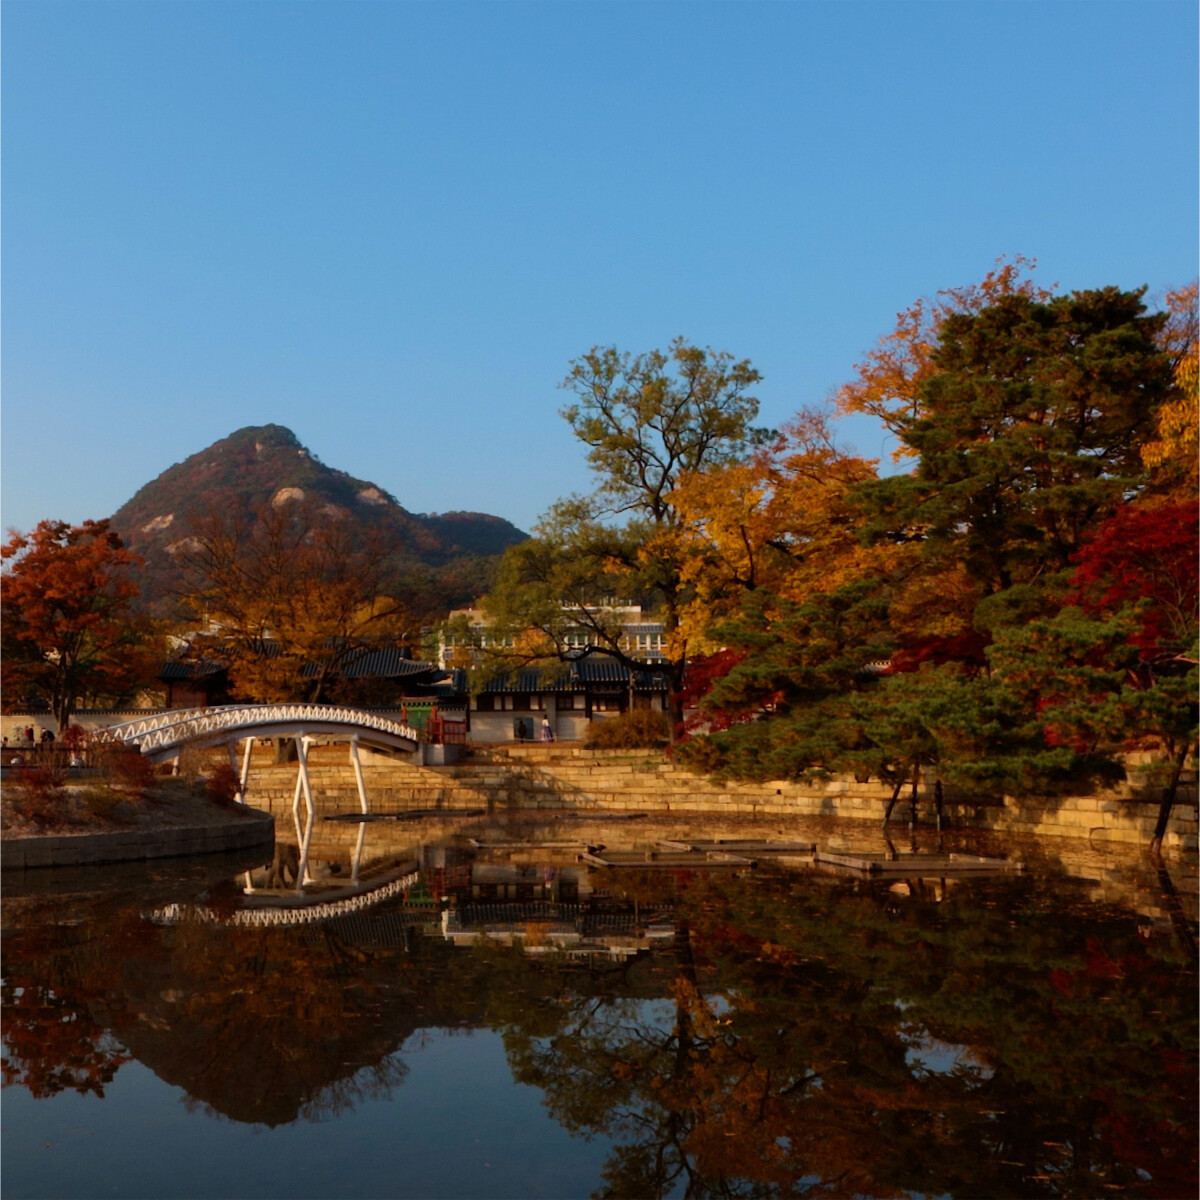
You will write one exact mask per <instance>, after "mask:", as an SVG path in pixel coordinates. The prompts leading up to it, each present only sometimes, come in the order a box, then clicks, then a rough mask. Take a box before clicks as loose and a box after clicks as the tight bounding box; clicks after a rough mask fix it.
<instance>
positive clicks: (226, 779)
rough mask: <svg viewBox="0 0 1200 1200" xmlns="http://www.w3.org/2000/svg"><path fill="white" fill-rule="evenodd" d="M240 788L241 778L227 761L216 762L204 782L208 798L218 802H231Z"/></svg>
mask: <svg viewBox="0 0 1200 1200" xmlns="http://www.w3.org/2000/svg"><path fill="white" fill-rule="evenodd" d="M241 789H242V781H241V778H240V777H239V776H238V773H237V772H236V771H235V770H234V769H233V767H232V766H230V764H229V763H227V762H223V763H217V765H216V766H215V767H213V769H212V770H211V771H210V772H209V774H208V779H207V780H206V782H205V790H206V791H207V792H208V795H209V798H210V799H212V800H215V801H216V802H217V803H218V804H232V803H233V801H234V798H235V797H236V796H237V794H238V792H240V791H241Z"/></svg>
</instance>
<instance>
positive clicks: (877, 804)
mask: <svg viewBox="0 0 1200 1200" xmlns="http://www.w3.org/2000/svg"><path fill="white" fill-rule="evenodd" d="M309 762H310V777H311V781H312V785H313V789H314V792H315V793H316V796H317V803H318V808H319V811H320V812H321V813H322V814H323V815H332V814H335V813H339V812H355V811H357V810H358V807H359V800H358V791H357V787H356V783H355V778H354V773H353V770H352V768H351V766H350V764H349V762H348V761H347V757H346V754H345V751H344V750H341V749H339V748H335V747H326V748H319V749H314V751H313V752H312V754H311V757H310V760H309ZM363 774H364V779H365V785H366V789H367V794H368V797H369V801H370V805H371V809H372V810H373V811H375V812H403V811H406V810H413V809H431V808H433V809H445V810H462V809H477V808H486V809H487V810H488V811H489V812H498V811H505V810H509V811H528V810H564V809H567V810H580V811H589V812H597V813H599V812H610V813H622V812H623V813H629V812H645V813H651V814H654V813H683V812H691V813H697V814H711V815H714V816H744V817H762V818H785V817H789V816H794V817H839V818H843V819H849V820H858V821H872V822H878V821H880V819H881V818H882V816H883V812H884V809H885V807H886V804H887V800H888V798H889V796H890V789H889V788H886V787H884V786H883V785H881V784H879V783H856V782H855V781H854V780H852V779H836V780H833V781H831V782H829V783H825V784H817V785H802V784H797V783H793V782H789V781H776V782H769V783H721V782H717V781H714V780H711V779H708V778H705V777H703V776H697V775H693V774H692V773H691V772H689V771H686V770H683V769H682V768H680V767H677V766H674V765H673V764H672V763H671V762H670V761H669V760H668V759H667V758H666V756H665V755H663V754H659V753H655V752H652V751H614V750H610V751H594V750H586V749H584V748H582V747H577V746H571V745H567V744H561V745H552V746H540V745H539V746H511V747H496V748H489V749H480V748H477V749H475V750H473V751H472V752H471V754H470V755H469V757H468V758H467V760H466V761H464V762H461V763H458V764H456V765H454V766H447V767H417V766H413V765H410V764H408V763H406V762H403V761H400V760H398V759H392V758H388V757H386V756H383V755H365V756H364V765H363ZM295 787H296V767H295V766H294V765H287V766H269V765H266V764H262V765H260V764H259V763H257V762H256V764H255V767H254V769H253V772H252V775H251V779H250V788H249V794H248V796H247V800H248V802H249V803H250V804H253V805H255V806H256V807H258V808H261V809H264V810H266V811H269V812H272V813H274V814H275V815H277V816H281V815H284V814H289V813H290V812H291V807H292V802H293V798H294V796H295ZM908 815H909V803H908V795H907V792H906V793H905V795H904V796H903V797H902V800H901V802H900V803H899V804H897V806H896V809H895V811H894V812H893V816H892V820H893V822H895V823H896V825H897V827H898V828H903V826H904V825H905V824H906V823H907V820H908ZM1157 816H1158V796H1157V794H1155V793H1151V792H1149V790H1147V791H1146V792H1145V793H1144V794H1136V793H1135V792H1133V791H1132V790H1131V789H1130V788H1128V787H1126V788H1125V789H1123V790H1119V791H1118V790H1114V791H1109V792H1103V793H1096V794H1092V795H1080V796H1067V797H1055V798H1053V799H1047V798H1027V799H1021V798H1016V797H1011V796H1003V797H1002V796H997V797H996V798H995V799H994V800H993V801H989V802H983V801H980V800H978V799H972V800H970V801H964V800H956V799H954V798H953V797H950V796H948V797H947V799H946V802H945V805H944V816H943V822H944V824H945V825H946V826H948V827H950V828H960V829H980V830H987V831H992V832H995V833H1003V834H1016V835H1032V836H1036V837H1068V838H1086V839H1089V840H1090V841H1092V842H1093V843H1097V842H1105V843H1114V844H1124V845H1126V846H1128V847H1134V846H1144V845H1147V844H1148V843H1149V841H1150V838H1151V836H1152V834H1153V831H1154V825H1155V821H1156V819H1157ZM917 817H918V821H919V822H920V823H922V824H930V823H932V821H933V819H934V805H933V796H932V794H930V793H929V792H927V791H921V792H920V793H918V797H917ZM1163 847H1164V849H1166V850H1177V851H1195V850H1196V847H1197V820H1196V787H1195V785H1194V783H1193V784H1189V785H1188V786H1186V787H1183V788H1181V789H1180V796H1179V799H1178V801H1177V803H1176V805H1175V810H1174V813H1173V815H1172V817H1171V822H1170V825H1169V827H1168V830H1167V834H1166V836H1165V838H1164V841H1163Z"/></svg>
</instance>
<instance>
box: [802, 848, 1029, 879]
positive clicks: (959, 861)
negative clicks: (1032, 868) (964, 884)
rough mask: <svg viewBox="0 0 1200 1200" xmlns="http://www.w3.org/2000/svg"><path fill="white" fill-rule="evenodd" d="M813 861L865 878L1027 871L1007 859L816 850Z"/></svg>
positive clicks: (1021, 865)
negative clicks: (881, 854) (866, 853)
mask: <svg viewBox="0 0 1200 1200" xmlns="http://www.w3.org/2000/svg"><path fill="white" fill-rule="evenodd" d="M813 857H814V861H815V862H816V864H817V866H819V867H820V866H830V867H840V868H842V869H844V870H849V871H853V872H856V873H861V874H865V875H895V876H910V877H911V876H919V877H934V878H942V877H945V876H950V875H1006V874H1010V873H1015V872H1019V871H1023V870H1024V869H1025V864H1024V863H1020V862H1014V861H1010V860H1009V859H1006V858H980V857H979V856H978V855H975V854H897V855H896V856H895V858H887V857H882V858H880V857H877V856H874V855H863V854H837V853H834V852H833V851H831V850H817V851H816V852H815V854H814V856H813Z"/></svg>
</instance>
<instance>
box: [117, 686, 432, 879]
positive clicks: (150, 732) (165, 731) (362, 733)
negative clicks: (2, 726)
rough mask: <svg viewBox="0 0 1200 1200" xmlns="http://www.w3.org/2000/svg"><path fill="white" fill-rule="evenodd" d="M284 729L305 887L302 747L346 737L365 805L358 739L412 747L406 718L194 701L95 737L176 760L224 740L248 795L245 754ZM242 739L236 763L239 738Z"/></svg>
mask: <svg viewBox="0 0 1200 1200" xmlns="http://www.w3.org/2000/svg"><path fill="white" fill-rule="evenodd" d="M267 737H271V738H274V737H285V738H294V739H295V741H296V757H297V759H298V761H299V771H298V773H297V776H296V789H295V792H294V794H293V796H292V820H293V821H294V822H295V826H296V837H297V839H298V841H299V843H300V869H299V872H298V874H297V879H296V890H297V891H300V890H302V889H303V887H304V885H305V883H308V882H310V881H309V878H308V852H309V849H310V847H311V845H312V834H313V826H314V824H315V822H316V805H315V804H314V802H313V792H312V782H311V780H310V778H309V774H308V749H309V747H310V746H311V745H313V744H314V743H317V742H342V741H345V742H349V744H350V761H351V763H352V764H353V766H354V778H355V782H356V783H357V785H358V799H359V805H360V807H361V808H362V811H363V812H364V813H366V812H368V811H369V808H368V803H367V788H366V783H365V781H364V780H363V772H362V762H361V760H360V759H359V755H358V748H359V745H360V743H361V744H362V745H365V746H368V747H370V748H372V749H380V750H393V751H395V750H401V751H407V752H410V753H411V752H412V751H415V750H416V749H417V747H418V745H419V744H420V740H421V735H420V734H419V733H418V732H417V731H416V730H415V729H413V728H411V727H410V726H408V725H403V724H401V723H400V722H399V721H392V720H389V719H388V718H387V717H381V716H379V715H378V714H377V713H372V712H367V711H366V710H364V709H361V708H343V707H341V706H340V705H334V704H229V705H222V706H221V707H218V708H192V709H179V710H177V711H171V712H165V713H157V714H155V715H154V716H149V717H141V718H138V719H135V720H133V721H124V722H122V723H121V724H119V725H111V726H109V728H107V729H105V730H102V731H101V732H100V733H98V734H97V735H96V736H95V738H94V742H95V743H96V744H99V745H105V744H107V745H116V744H122V745H126V746H133V747H136V748H137V749H138V751H139V753H141V754H143V755H145V756H146V757H147V758H149V759H150V760H151V761H152V762H167V761H170V760H171V759H175V760H178V758H179V755H180V753H181V752H182V751H183V749H184V748H185V747H187V746H196V747H200V748H204V747H211V746H220V745H225V746H227V747H228V750H229V763H230V766H231V767H232V768H233V769H234V771H235V772H237V775H238V792H237V799H238V801H239V802H241V803H243V804H244V803H245V801H246V791H247V787H248V783H249V777H250V756H251V753H252V751H253V749H254V743H255V741H256V740H258V739H259V738H267ZM240 741H245V743H246V747H245V751H244V753H243V756H242V762H241V767H240V769H239V766H238V761H237V744H238V742H240ZM301 797H303V799H304V806H305V814H304V821H303V823H302V822H301V819H300V800H301ZM365 836H366V826H365V825H363V826H362V827H361V828H360V829H359V836H358V845H357V847H356V848H355V853H354V861H353V874H352V879H353V880H355V881H357V880H358V870H359V864H360V862H361V859H362V847H363V839H364V837H365Z"/></svg>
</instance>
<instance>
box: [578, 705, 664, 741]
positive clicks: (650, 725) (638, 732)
mask: <svg viewBox="0 0 1200 1200" xmlns="http://www.w3.org/2000/svg"><path fill="white" fill-rule="evenodd" d="M668 741H670V726H669V725H668V724H667V717H666V714H665V713H660V712H654V711H653V710H652V709H649V708H635V709H633V710H631V711H630V712H625V713H622V714H621V715H620V716H619V717H613V718H611V719H609V720H607V721H593V722H592V723H591V724H590V725H589V726H588V731H587V735H586V736H585V737H584V739H583V742H584V745H585V746H587V747H589V749H592V750H648V749H655V748H658V747H660V746H665V745H666V744H667V742H668Z"/></svg>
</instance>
